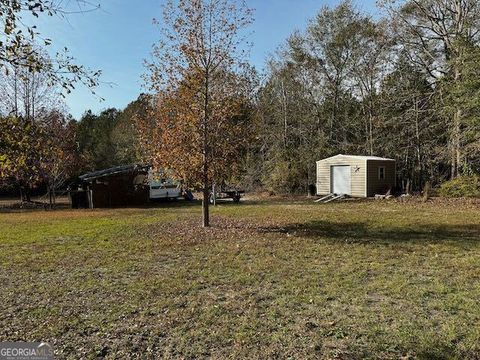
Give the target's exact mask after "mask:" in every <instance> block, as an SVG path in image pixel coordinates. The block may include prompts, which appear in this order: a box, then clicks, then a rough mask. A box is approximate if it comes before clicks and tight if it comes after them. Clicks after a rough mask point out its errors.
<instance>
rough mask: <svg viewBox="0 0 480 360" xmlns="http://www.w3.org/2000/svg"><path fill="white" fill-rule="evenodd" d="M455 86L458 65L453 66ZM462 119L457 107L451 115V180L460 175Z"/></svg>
mask: <svg viewBox="0 0 480 360" xmlns="http://www.w3.org/2000/svg"><path fill="white" fill-rule="evenodd" d="M454 71H455V77H454V82H455V84H456V83H457V82H458V81H459V80H460V70H459V65H458V64H455V70H454ZM461 119H462V110H461V109H460V108H459V107H458V106H457V109H456V111H455V113H454V114H453V131H452V135H451V136H452V138H451V143H452V160H451V161H452V178H456V177H457V176H458V175H459V173H460V163H461V155H462V154H461V149H460V143H461V128H460V127H461V125H460V124H461V121H462V120H461Z"/></svg>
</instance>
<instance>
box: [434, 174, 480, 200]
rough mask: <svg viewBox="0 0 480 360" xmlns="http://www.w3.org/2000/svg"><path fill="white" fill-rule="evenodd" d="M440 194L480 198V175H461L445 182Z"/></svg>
mask: <svg viewBox="0 0 480 360" xmlns="http://www.w3.org/2000/svg"><path fill="white" fill-rule="evenodd" d="M439 194H440V195H441V196H444V197H477V198H480V176H478V175H471V176H460V177H458V178H456V179H452V180H449V181H446V182H444V183H443V184H442V185H441V186H440V191H439Z"/></svg>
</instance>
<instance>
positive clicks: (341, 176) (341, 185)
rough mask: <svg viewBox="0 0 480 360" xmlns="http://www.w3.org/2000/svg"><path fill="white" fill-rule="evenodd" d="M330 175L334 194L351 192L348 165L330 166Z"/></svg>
mask: <svg viewBox="0 0 480 360" xmlns="http://www.w3.org/2000/svg"><path fill="white" fill-rule="evenodd" d="M331 176H332V192H333V193H334V194H345V195H351V194H352V172H351V170H350V166H349V165H338V166H332V173H331Z"/></svg>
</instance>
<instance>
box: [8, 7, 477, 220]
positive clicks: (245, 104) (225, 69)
mask: <svg viewBox="0 0 480 360" xmlns="http://www.w3.org/2000/svg"><path fill="white" fill-rule="evenodd" d="M40 3H41V2H40ZM2 4H3V3H2ZM3 6H5V5H3ZM379 7H380V9H379V13H382V14H383V15H382V16H380V17H375V18H373V17H372V16H371V15H368V14H365V13H362V12H361V11H358V10H357V9H356V7H355V5H354V4H353V3H352V2H350V1H343V2H341V3H340V4H339V5H338V6H336V7H324V8H322V9H321V10H320V11H319V12H318V14H317V15H316V16H314V17H313V18H312V19H310V21H309V22H308V24H307V26H306V29H305V30H304V31H296V32H294V33H293V34H291V36H290V37H289V38H288V39H286V41H285V43H284V44H283V45H282V46H281V47H280V48H279V49H278V51H277V52H276V54H275V55H274V56H272V57H270V58H269V59H267V62H266V69H265V71H263V72H258V71H256V70H255V69H253V68H252V67H251V66H250V65H249V64H248V62H247V61H246V59H247V56H246V49H247V46H246V45H245V44H246V41H245V36H244V35H243V33H244V32H245V29H246V28H247V27H248V26H249V24H251V23H252V21H253V10H252V9H249V8H248V7H247V6H246V5H245V3H244V2H234V1H230V0H215V1H210V0H181V1H175V2H174V1H168V2H167V5H166V7H165V9H166V11H165V12H164V19H163V21H162V22H159V23H161V24H162V26H164V28H162V36H163V37H162V39H163V40H162V41H161V42H159V43H158V44H156V45H155V46H154V48H153V52H152V59H153V60H152V61H151V62H148V63H147V72H146V76H145V80H146V85H147V87H148V89H149V94H147V95H145V94H143V95H140V96H139V98H138V99H137V100H136V101H134V102H132V103H131V104H130V105H128V106H127V108H125V109H123V110H117V109H107V110H105V111H103V112H101V113H100V114H93V113H92V112H90V111H87V112H86V113H85V114H84V115H83V116H82V118H81V119H80V120H79V121H73V119H72V118H71V117H70V116H69V115H68V114H66V112H65V111H64V110H62V109H63V107H64V106H63V101H62V97H61V96H60V95H59V94H61V91H62V88H65V86H64V85H65V84H64V83H62V82H61V81H60V82H58V81H55V80H56V79H55V77H54V76H53V75H52V72H51V71H47V72H45V71H42V66H41V64H51V61H50V60H48V57H46V56H44V54H42V53H41V52H39V51H35V52H34V55H35V58H34V60H35V61H34V63H35V64H39V65H38V67H37V68H36V67H35V66H33V68H32V66H25V65H22V64H20V63H19V62H14V61H13V62H12V61H6V60H5V59H7V58H6V57H4V58H2V61H3V68H6V69H7V71H4V72H3V75H2V76H3V77H2V84H5V86H4V87H3V88H2V89H0V92H1V94H0V106H1V108H0V111H1V115H2V120H1V124H0V126H2V129H1V130H2V131H1V133H2V137H1V139H0V149H1V151H0V163H1V164H2V168H1V172H0V177H1V178H2V183H3V184H4V185H5V184H14V185H15V186H18V187H19V188H20V189H22V194H23V193H28V189H29V188H32V187H35V186H37V185H38V184H40V183H44V184H50V185H48V186H47V187H48V188H49V189H51V191H52V192H53V193H55V191H54V188H56V187H58V186H59V184H60V183H61V184H65V183H66V182H67V180H66V179H67V178H68V179H73V178H75V176H77V175H78V174H80V173H82V172H86V171H90V170H98V169H102V168H107V167H110V166H114V165H121V164H127V163H134V162H143V163H148V164H153V165H155V166H156V167H158V168H171V169H173V170H174V173H175V174H176V175H175V176H177V177H178V178H181V179H184V180H185V181H186V182H187V183H188V184H189V185H191V186H192V187H194V188H198V189H200V190H202V191H204V193H205V194H207V192H208V191H209V188H210V187H211V185H212V184H213V183H217V184H218V183H222V182H225V181H229V182H237V183H240V184H241V185H242V186H245V187H248V188H249V189H259V188H262V189H267V190H269V191H271V192H275V193H305V192H306V191H307V189H308V187H309V185H312V184H315V181H316V179H315V178H316V174H315V162H316V161H317V160H319V159H322V158H325V157H328V156H331V155H335V154H338V153H343V154H358V155H376V156H386V157H391V158H395V159H396V160H397V174H398V183H399V185H400V187H401V190H402V191H407V192H408V191H421V190H422V189H423V188H424V187H425V186H426V184H427V183H428V184H431V185H433V186H437V185H439V184H441V183H443V182H444V181H446V180H449V179H454V178H458V177H465V176H472V175H475V174H478V173H479V172H480V140H479V134H480V131H479V126H480V76H479V75H480V47H479V41H480V39H479V37H480V15H479V14H480V5H479V4H478V3H477V1H475V0H446V1H445V0H422V1H420V0H408V1H403V2H397V1H390V0H384V1H382V2H380V4H379ZM380 10H381V12H380ZM22 54H23V53H22V52H20V55H22ZM42 59H47V60H42ZM7 60H8V59H7ZM32 61H33V60H32ZM43 68H46V69H51V67H49V66H44V67H43ZM75 69H76V68H75V66H73V67H72V68H71V70H72V71H73V74H74V80H75V79H77V78H75V76H78V79H82V76H83V75H82V74H83V72H84V71H86V70H85V69H84V68H80V70H81V71H79V72H77V73H75ZM75 74H76V75H75ZM52 76H53V78H52ZM96 76H97V74H96V73H94V74H92V73H87V75H86V77H84V79H87V82H88V79H90V80H92V79H96ZM70 79H71V78H70ZM92 81H93V80H92ZM94 81H96V80H94ZM53 83H56V84H57V88H56V87H52V84H53ZM91 85H94V84H93V83H92V84H91ZM52 89H57V90H58V91H55V92H54V93H52V91H53V90H52ZM52 124H54V125H52ZM18 129H22V130H21V131H18ZM52 139H54V140H52ZM63 158H65V159H64V160H62V161H60V159H63ZM48 159H55V161H51V160H48ZM53 173H55V175H53ZM55 179H58V180H55ZM204 218H207V220H208V209H204ZM204 224H205V221H204ZM207 224H208V223H207Z"/></svg>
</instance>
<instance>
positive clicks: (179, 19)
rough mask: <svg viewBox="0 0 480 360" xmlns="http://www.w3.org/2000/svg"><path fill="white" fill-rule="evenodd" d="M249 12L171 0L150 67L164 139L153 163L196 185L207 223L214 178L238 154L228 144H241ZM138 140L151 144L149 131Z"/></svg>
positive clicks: (238, 5)
mask: <svg viewBox="0 0 480 360" xmlns="http://www.w3.org/2000/svg"><path fill="white" fill-rule="evenodd" d="M252 16H253V14H252V10H251V9H249V8H248V7H247V6H246V4H245V2H244V1H233V0H178V1H175V2H174V1H173V0H169V1H168V2H167V5H166V6H165V8H164V16H163V20H164V27H163V28H162V34H163V39H162V41H160V42H159V43H158V44H157V45H156V46H155V47H154V51H153V55H154V60H153V61H152V62H151V63H149V64H148V69H149V70H150V77H149V79H148V83H149V84H150V86H151V88H152V90H154V91H155V92H156V93H157V94H158V99H159V100H158V104H157V106H158V119H157V125H158V138H159V139H161V141H160V144H159V145H160V146H159V147H158V148H157V151H156V152H155V153H154V154H152V160H153V162H154V163H155V164H156V165H157V166H158V167H166V168H170V169H171V170H173V171H176V172H177V176H182V177H185V178H186V179H187V180H189V181H190V182H192V183H193V184H195V185H200V187H201V189H202V192H203V206H202V209H203V211H202V214H203V226H205V227H207V226H209V223H210V220H209V219H210V217H209V206H208V205H209V201H208V199H209V193H210V186H211V185H212V181H214V180H215V178H216V177H219V176H220V175H221V173H223V172H224V171H223V169H224V168H225V167H226V168H228V167H229V162H228V159H230V160H231V159H232V158H234V157H235V146H232V145H234V144H235V143H239V142H241V141H240V140H241V137H242V131H238V129H237V127H241V126H242V124H241V122H240V123H236V122H235V119H237V116H238V115H239V114H240V110H241V104H242V102H244V101H243V100H244V99H245V93H243V91H242V90H243V89H244V87H243V86H240V83H241V82H242V81H241V78H242V76H241V75H240V74H239V73H240V72H241V69H242V68H244V65H245V47H244V46H243V45H244V44H245V28H246V27H247V26H248V25H249V24H250V23H251V22H252ZM143 137H144V140H146V141H148V134H145V133H144V134H143ZM145 137H146V139H145ZM182 164H185V165H182Z"/></svg>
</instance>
